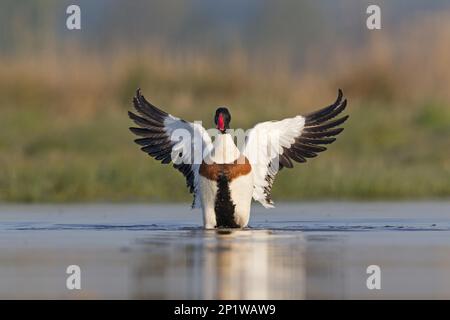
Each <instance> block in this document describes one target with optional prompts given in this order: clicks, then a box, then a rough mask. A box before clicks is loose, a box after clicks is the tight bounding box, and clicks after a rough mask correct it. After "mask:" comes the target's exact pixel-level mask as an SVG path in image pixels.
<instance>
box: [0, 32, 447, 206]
mask: <svg viewBox="0 0 450 320" xmlns="http://www.w3.org/2000/svg"><path fill="white" fill-rule="evenodd" d="M429 28H433V26H431V27H429ZM445 30H446V29H445ZM449 30H450V29H449ZM440 32H441V33H439V34H436V33H435V34H434V37H433V38H432V39H430V38H429V37H427V34H426V33H425V34H424V35H423V39H422V40H421V38H420V34H418V33H415V37H413V38H411V39H410V40H409V41H406V40H405V43H407V45H405V44H402V45H397V44H396V42H395V40H392V39H377V38H374V39H371V40H370V41H368V43H367V44H366V45H365V46H364V47H363V48H360V49H358V50H354V51H353V52H352V53H351V56H349V55H348V54H345V53H346V52H348V50H347V49H345V50H344V49H339V48H336V52H335V53H334V54H333V57H334V58H333V59H332V60H330V61H329V63H328V64H326V65H324V64H320V65H319V64H315V63H314V59H312V60H311V61H309V62H308V68H306V69H304V70H303V71H302V73H301V74H298V73H297V72H295V71H293V69H292V68H290V66H289V63H287V62H286V61H285V60H283V59H281V58H280V60H279V61H278V62H277V63H273V64H271V65H267V64H266V63H265V61H267V60H264V59H263V58H261V61H253V60H252V59H251V58H250V57H249V56H246V55H245V54H244V53H242V52H238V51H236V54H233V55H231V56H229V57H226V58H225V59H223V58H222V59H213V58H211V57H206V56H202V55H200V54H198V53H195V54H192V55H189V54H183V55H176V54H173V53H171V52H167V51H165V50H164V49H160V48H157V47H150V48H147V49H145V50H141V51H140V52H129V51H118V52H116V53H114V54H109V55H107V56H105V55H103V56H101V55H96V54H90V53H87V52H82V51H78V50H67V51H66V50H59V51H58V54H56V53H55V52H53V53H52V52H43V53H36V54H34V55H32V56H30V55H24V56H21V55H16V56H13V57H12V56H9V57H2V58H1V59H0V110H1V111H0V112H1V116H0V124H1V125H0V201H3V202H8V201H11V202H66V201H70V202H76V201H189V200H190V196H189V194H188V192H187V190H186V189H185V188H184V181H183V178H182V176H181V174H179V173H178V172H176V171H175V170H173V169H172V168H171V167H170V166H162V165H160V164H159V163H158V162H156V161H154V160H153V159H151V158H149V157H148V156H146V155H145V154H144V153H142V152H141V151H140V150H139V149H138V147H137V146H136V145H134V143H133V142H132V140H133V136H132V134H131V133H130V132H129V131H128V127H129V126H130V124H131V123H130V121H129V119H128V117H127V115H126V112H127V110H129V109H131V98H132V96H133V94H134V91H135V89H136V88H137V87H138V86H140V87H141V88H142V90H143V92H144V94H145V95H146V96H147V97H148V98H149V99H150V100H151V101H152V102H153V103H155V104H156V105H160V106H162V107H163V108H164V109H165V110H166V111H168V112H170V113H173V114H175V115H177V116H180V117H183V118H185V119H186V120H203V122H204V125H205V126H206V127H210V126H211V125H212V113H213V112H214V110H215V108H216V106H218V105H227V106H229V107H230V110H231V112H232V114H233V121H232V126H233V127H236V128H237V127H244V128H248V127H251V126H252V125H253V124H255V123H256V122H259V121H265V120H269V119H281V118H283V117H287V116H293V115H296V114H301V113H306V112H309V111H312V110H314V109H316V108H319V107H322V106H325V105H327V104H329V103H330V102H332V101H334V99H335V96H336V90H337V88H338V87H342V89H344V93H345V94H346V96H347V97H348V100H349V107H348V113H349V114H350V115H351V117H350V119H349V121H348V122H347V123H346V124H345V131H344V132H343V134H342V135H341V136H340V137H339V138H338V141H337V142H336V143H335V144H333V145H332V146H331V147H330V148H329V150H328V151H326V152H325V153H323V154H321V155H320V156H319V157H318V158H316V159H312V160H311V161H309V162H308V163H307V164H298V165H296V168H295V169H294V170H289V171H288V170H283V171H282V172H281V173H280V174H279V175H278V177H277V180H276V182H275V187H274V199H275V201H276V200H302V199H322V198H331V199H399V198H401V199H417V198H448V197H450V139H449V138H450V98H449V97H450V94H449V90H448V89H447V87H448V84H449V82H448V81H447V80H449V79H450V67H449V65H447V62H446V61H447V57H448V56H450V48H448V46H445V47H438V48H436V47H437V46H438V43H439V41H440V39H444V38H445V39H447V38H446V37H447V36H448V35H447V34H446V33H445V32H444V31H440ZM418 37H419V38H418ZM424 41H427V44H426V47H424V48H421V47H420V46H419V45H418V44H417V45H416V47H415V48H413V49H414V50H409V49H410V46H412V45H414V43H416V42H417V43H420V44H421V45H423V43H424ZM430 48H433V50H431V49H430ZM426 51H427V52H426ZM430 55H431V58H430ZM426 57H428V58H427V60H424V59H425V58H426ZM424 64H425V65H424ZM262 66H264V68H262ZM418 73H420V74H421V76H420V77H419V76H417V74H418Z"/></svg>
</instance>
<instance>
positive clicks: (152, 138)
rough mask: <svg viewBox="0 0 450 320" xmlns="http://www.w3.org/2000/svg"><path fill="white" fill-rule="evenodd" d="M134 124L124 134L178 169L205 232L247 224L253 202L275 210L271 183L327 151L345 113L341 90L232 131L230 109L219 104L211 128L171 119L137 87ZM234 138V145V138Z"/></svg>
mask: <svg viewBox="0 0 450 320" xmlns="http://www.w3.org/2000/svg"><path fill="white" fill-rule="evenodd" d="M133 106H134V109H135V112H131V111H129V112H128V116H129V118H130V119H131V120H132V121H133V122H134V124H135V125H136V126H133V127H130V128H129V129H130V131H131V132H132V133H133V134H135V135H136V136H137V138H136V139H135V140H134V142H135V143H136V144H138V145H139V146H140V147H141V150H142V151H143V152H145V153H147V154H148V155H150V156H151V157H152V158H154V159H156V160H158V161H160V162H161V163H162V164H172V166H173V168H175V169H176V170H178V171H179V172H180V173H181V174H183V176H184V178H185V179H186V185H187V188H188V189H189V191H190V193H191V194H192V195H193V202H192V208H200V209H201V210H202V218H203V227H204V228H205V229H222V228H245V227H247V226H248V223H249V220H250V211H251V205H252V200H255V201H257V202H260V203H261V204H262V205H263V206H264V207H265V208H273V207H274V203H273V201H272V196H271V193H272V187H273V184H274V181H275V177H276V176H277V174H278V172H280V170H281V169H283V168H286V169H291V168H293V167H294V163H295V162H297V163H305V162H307V160H309V159H311V158H315V157H316V156H317V155H318V154H319V153H321V152H323V151H325V150H327V147H326V145H329V144H331V143H333V142H334V141H335V140H336V136H337V135H339V134H340V133H341V132H342V131H343V130H344V128H342V127H340V126H341V125H342V124H343V123H344V122H345V121H347V119H348V118H349V115H345V116H342V117H338V115H340V114H341V113H342V112H343V111H344V110H345V108H346V106H347V99H346V98H344V95H343V92H342V90H341V89H339V90H338V95H337V98H336V101H335V102H334V103H332V104H330V105H329V106H326V107H324V108H321V109H319V110H317V111H314V112H311V113H308V114H306V115H297V116H294V117H291V118H286V119H283V120H278V121H275V120H272V121H265V122H261V123H258V124H256V125H255V126H254V127H253V128H251V129H249V130H246V131H244V130H236V129H234V130H233V129H230V123H231V113H230V111H229V109H228V108H227V107H218V108H217V109H216V111H215V114H214V123H215V128H211V129H208V130H206V129H205V128H204V127H203V126H202V124H201V122H197V121H194V122H189V121H186V120H183V119H180V118H178V117H175V116H173V115H171V114H169V113H167V112H165V111H163V110H162V109H161V108H159V107H156V106H155V105H153V104H152V103H150V102H149V101H148V100H147V99H146V98H145V97H144V95H143V94H142V92H141V89H138V90H137V91H136V94H135V96H134V97H133ZM236 141H238V142H240V143H237V142H236Z"/></svg>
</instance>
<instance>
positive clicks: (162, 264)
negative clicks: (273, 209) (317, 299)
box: [133, 230, 305, 299]
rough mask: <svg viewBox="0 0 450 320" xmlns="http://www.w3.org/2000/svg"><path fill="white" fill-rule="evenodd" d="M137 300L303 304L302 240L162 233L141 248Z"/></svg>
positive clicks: (240, 233) (235, 233)
mask: <svg viewBox="0 0 450 320" xmlns="http://www.w3.org/2000/svg"><path fill="white" fill-rule="evenodd" d="M141 243H142V245H143V250H140V251H139V252H140V253H139V254H140V258H139V259H136V260H135V261H137V264H136V265H135V266H134V278H135V282H134V287H135V288H133V291H134V292H135V296H136V297H137V298H156V299H286V298H291V299H294V298H295V299H301V298H304V296H305V292H304V291H305V263H304V240H303V236H302V234H301V233H296V234H295V235H292V234H290V235H286V234H283V233H279V234H276V233H273V232H271V231H268V230H211V231H203V230H196V231H186V232H173V233H171V232H164V233H160V234H155V235H154V236H152V237H151V238H147V239H145V240H144V241H142V242H141Z"/></svg>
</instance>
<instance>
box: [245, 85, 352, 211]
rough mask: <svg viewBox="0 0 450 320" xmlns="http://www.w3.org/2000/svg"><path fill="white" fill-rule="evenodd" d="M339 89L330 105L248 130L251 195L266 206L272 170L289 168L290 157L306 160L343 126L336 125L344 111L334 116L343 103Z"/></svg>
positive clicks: (328, 141)
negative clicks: (334, 100) (306, 113)
mask: <svg viewBox="0 0 450 320" xmlns="http://www.w3.org/2000/svg"><path fill="white" fill-rule="evenodd" d="M346 105H347V100H346V99H343V94H342V91H341V90H339V94H338V97H337V100H336V102H335V103H333V104H332V105H330V106H328V107H325V108H323V109H321V110H318V111H315V112H312V113H310V114H308V115H305V116H296V117H294V118H288V119H284V120H281V121H268V122H262V123H259V124H257V125H256V126H255V127H254V128H253V129H251V130H250V132H249V134H248V136H247V142H246V145H245V149H244V155H245V156H246V157H247V158H248V159H249V161H250V163H251V165H252V172H253V188H254V189H253V199H255V200H256V201H259V202H261V204H262V205H263V206H265V207H266V208H268V207H273V202H272V199H271V190H272V185H273V182H274V179H275V176H276V174H277V173H278V171H279V170H280V169H282V168H283V167H286V168H292V167H293V162H292V160H293V161H295V162H306V160H307V159H308V158H314V157H316V156H317V154H318V153H319V152H322V151H325V150H326V149H327V148H326V147H324V146H323V145H326V144H330V143H332V142H334V141H335V140H336V138H335V136H336V135H338V134H339V133H341V132H342V131H343V130H344V129H343V128H338V126H340V125H341V124H343V123H344V122H345V121H346V120H347V119H348V117H349V116H348V115H347V116H344V117H341V118H339V119H334V118H335V117H336V116H337V115H339V114H340V113H341V112H342V111H343V110H344V109H345V107H346Z"/></svg>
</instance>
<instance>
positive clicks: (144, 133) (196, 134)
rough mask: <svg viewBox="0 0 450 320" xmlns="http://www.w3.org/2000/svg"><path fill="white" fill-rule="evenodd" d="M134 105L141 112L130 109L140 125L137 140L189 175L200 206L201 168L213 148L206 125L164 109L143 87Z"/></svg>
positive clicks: (197, 205)
mask: <svg viewBox="0 0 450 320" xmlns="http://www.w3.org/2000/svg"><path fill="white" fill-rule="evenodd" d="M133 104H134V108H135V109H136V111H137V113H138V114H135V113H133V112H128V116H129V117H130V119H132V120H133V121H134V123H135V124H136V125H137V126H138V127H132V128H130V130H131V132H133V133H134V134H136V135H137V136H139V137H140V138H138V139H136V140H134V142H136V143H137V144H138V145H140V146H142V147H141V150H142V151H144V152H145V153H148V154H149V155H150V156H152V157H153V158H155V159H156V160H159V161H161V163H163V164H168V163H173V167H174V168H175V169H177V170H178V171H180V172H181V173H182V174H183V175H184V177H185V178H186V184H187V187H188V188H189V191H190V192H191V193H193V195H194V201H193V203H192V207H193V208H196V207H199V206H200V197H199V195H198V190H199V188H198V184H199V174H198V171H199V168H200V164H201V162H202V159H203V155H204V154H205V152H206V153H207V152H209V151H210V150H211V149H212V142H211V138H210V137H209V135H208V133H207V132H206V130H205V128H203V127H202V126H201V125H200V124H198V123H191V122H187V121H184V120H182V119H179V118H177V117H174V116H172V115H170V114H168V113H166V112H164V111H162V110H160V109H159V108H157V107H155V106H154V105H152V104H151V103H150V102H148V101H147V100H146V99H145V97H144V96H143V95H142V94H141V91H140V89H138V90H137V92H136V96H135V97H134V98H133Z"/></svg>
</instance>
